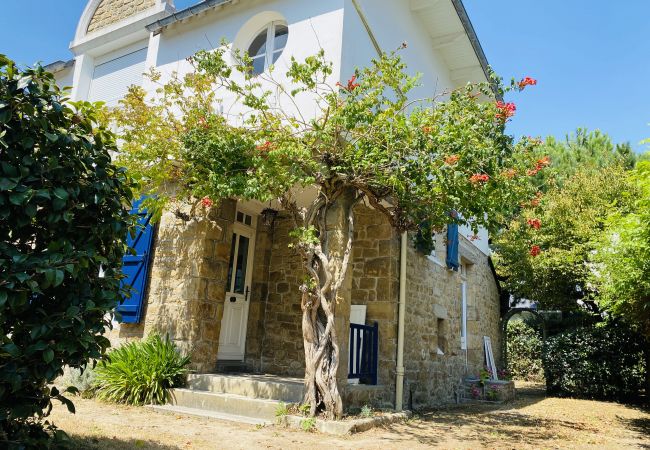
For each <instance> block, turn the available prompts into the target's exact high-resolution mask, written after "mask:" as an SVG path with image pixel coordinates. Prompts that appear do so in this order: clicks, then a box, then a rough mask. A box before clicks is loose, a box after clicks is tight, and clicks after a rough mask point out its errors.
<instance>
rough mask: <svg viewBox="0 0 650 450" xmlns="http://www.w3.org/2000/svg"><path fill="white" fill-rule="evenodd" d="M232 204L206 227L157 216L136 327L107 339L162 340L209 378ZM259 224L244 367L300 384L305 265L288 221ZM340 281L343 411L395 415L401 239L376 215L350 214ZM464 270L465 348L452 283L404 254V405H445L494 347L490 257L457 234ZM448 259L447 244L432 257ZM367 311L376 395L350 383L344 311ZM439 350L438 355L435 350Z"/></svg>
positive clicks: (495, 307)
mask: <svg viewBox="0 0 650 450" xmlns="http://www.w3.org/2000/svg"><path fill="white" fill-rule="evenodd" d="M234 215H235V203H234V202H226V203H224V204H223V205H222V207H221V208H219V209H218V210H215V211H213V212H212V213H211V220H207V219H203V220H193V221H189V222H185V221H183V220H181V219H179V218H178V217H177V216H176V215H175V214H173V213H171V212H167V213H165V214H164V215H163V217H162V220H161V222H160V224H159V227H158V232H157V236H156V241H155V252H154V255H153V261H152V265H151V274H150V278H151V280H150V285H149V293H148V297H147V305H146V309H145V311H144V320H143V323H141V324H137V325H126V324H125V325H121V326H119V327H118V328H116V330H114V331H113V332H112V333H111V337H112V338H113V341H114V342H115V343H117V341H118V340H124V339H131V338H138V337H142V336H144V335H146V334H148V333H150V332H151V331H153V330H156V331H158V332H161V333H164V334H168V335H170V336H171V337H172V339H174V341H175V342H176V343H177V344H178V345H179V347H180V348H181V349H183V351H185V352H188V353H190V354H191V355H192V361H193V364H194V368H195V369H196V370H198V371H201V372H210V371H212V370H213V369H214V365H215V363H216V361H217V352H218V347H219V342H218V339H219V332H220V328H221V319H222V317H223V306H224V300H225V280H226V277H227V267H228V259H229V252H230V245H231V240H232V223H233V221H234ZM260 222H261V221H259V220H258V226H257V234H256V243H255V254H254V261H253V277H252V286H251V294H250V297H249V301H250V305H249V316H248V332H247V340H246V354H245V363H246V366H247V368H248V369H249V370H252V371H257V372H264V373H271V374H278V375H285V376H296V377H302V376H303V375H304V350H303V341H302V329H301V310H300V292H299V289H298V287H299V285H300V283H301V281H302V279H303V277H304V271H303V269H302V265H301V261H300V258H299V256H298V255H297V253H296V252H295V250H293V249H291V248H289V246H288V243H289V242H290V238H289V231H290V230H291V229H292V227H293V225H292V222H291V221H290V220H289V218H288V217H286V216H283V215H282V214H280V216H279V217H278V218H277V219H276V220H275V223H274V225H273V226H271V227H269V226H265V225H263V224H261V223H260ZM355 222H356V223H355V233H354V241H353V247H352V256H351V260H350V267H349V272H348V283H347V285H346V286H345V287H344V288H343V289H342V291H341V297H340V302H339V304H338V305H337V308H338V309H337V325H336V328H337V332H338V337H339V344H340V351H341V361H340V370H339V383H340V387H341V394H342V396H343V398H344V402H345V405H346V407H348V408H355V407H357V408H358V407H360V406H362V405H364V404H370V405H373V406H375V407H392V406H394V396H395V371H396V353H397V312H398V300H399V254H400V239H399V236H398V234H397V233H396V232H395V231H394V230H392V229H391V227H390V225H389V223H388V221H387V220H386V219H385V218H384V217H383V216H382V215H381V214H379V213H377V212H376V211H374V210H372V209H370V208H367V207H365V206H360V207H358V208H357V210H356V220H355ZM460 247H461V255H462V257H463V261H464V262H466V263H467V267H468V270H467V282H468V296H467V297H468V346H469V349H468V351H467V361H468V364H467V367H466V364H465V357H466V356H465V351H463V350H461V349H460V314H461V301H460V295H461V294H460V275H459V274H458V273H457V272H450V271H448V270H447V269H446V268H445V267H444V266H443V265H442V264H441V263H437V262H434V261H432V260H431V259H430V258H428V257H426V256H422V255H421V254H419V253H418V252H416V251H415V250H414V249H413V248H412V246H410V248H409V250H408V262H407V270H408V272H407V273H408V280H407V308H406V317H405V329H406V333H405V343H404V350H405V354H404V362H405V369H406V374H405V384H404V405H405V407H422V406H431V405H436V404H441V403H445V402H451V401H453V400H454V392H455V389H456V386H457V385H458V384H459V382H460V380H461V378H462V377H463V376H465V375H466V374H468V373H475V374H476V373H478V370H479V369H480V368H481V367H482V366H483V364H484V363H483V340H482V338H483V336H490V337H491V338H492V345H493V350H494V354H495V356H497V357H498V355H499V352H498V349H499V348H500V347H499V345H500V341H499V338H500V335H499V299H498V292H497V287H496V283H495V280H494V278H493V276H492V273H491V271H490V268H489V265H488V261H487V257H486V256H485V255H484V254H482V253H481V252H480V251H479V250H478V249H477V248H476V247H474V246H473V245H471V244H470V243H469V241H467V239H465V238H464V237H461V246H460ZM437 256H438V260H443V261H444V247H443V251H442V252H438V255H437ZM351 304H352V305H366V307H367V312H366V324H373V323H374V322H377V323H378V324H379V373H378V386H372V387H371V386H355V385H349V384H348V383H347V369H348V353H349V350H348V340H349V314H350V305H351ZM439 348H440V349H441V350H442V351H443V352H444V355H441V354H439V351H438V349H439Z"/></svg>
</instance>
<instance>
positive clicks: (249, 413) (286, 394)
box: [151, 374, 303, 424]
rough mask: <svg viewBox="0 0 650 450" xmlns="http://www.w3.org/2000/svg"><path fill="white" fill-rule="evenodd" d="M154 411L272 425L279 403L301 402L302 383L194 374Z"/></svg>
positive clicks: (255, 377)
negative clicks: (185, 385) (167, 402)
mask: <svg viewBox="0 0 650 450" xmlns="http://www.w3.org/2000/svg"><path fill="white" fill-rule="evenodd" d="M187 385H188V388H185V389H173V390H172V393H171V401H170V403H169V404H167V405H164V406H151V408H153V409H154V410H156V411H161V412H168V413H176V414H190V415H195V416H201V417H210V418H217V419H224V420H232V421H235V422H244V423H251V424H272V423H274V422H275V420H276V416H275V414H276V411H277V409H278V408H279V407H280V406H281V404H282V403H299V402H300V401H301V400H302V389H303V383H302V380H300V379H298V378H284V377H277V376H273V375H229V374H193V375H190V376H188V383H187Z"/></svg>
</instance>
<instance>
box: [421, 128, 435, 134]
mask: <svg viewBox="0 0 650 450" xmlns="http://www.w3.org/2000/svg"><path fill="white" fill-rule="evenodd" d="M432 130H433V128H431V127H422V132H423V133H426V134H429V133H431V131H432Z"/></svg>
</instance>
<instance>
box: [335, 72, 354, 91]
mask: <svg viewBox="0 0 650 450" xmlns="http://www.w3.org/2000/svg"><path fill="white" fill-rule="evenodd" d="M356 81H357V76H356V75H352V78H350V79H349V80H348V85H347V86H344V85H342V84H341V83H336V85H337V86H338V87H340V88H341V89H345V90H347V91H348V92H352V91H354V90H355V89H356V88H358V87H359V86H360V84H359V83H356Z"/></svg>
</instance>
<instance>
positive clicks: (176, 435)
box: [50, 385, 650, 450]
mask: <svg viewBox="0 0 650 450" xmlns="http://www.w3.org/2000/svg"><path fill="white" fill-rule="evenodd" d="M74 403H75V405H76V407H77V413H76V414H75V415H72V414H70V413H68V412H67V410H66V409H65V407H62V406H57V407H55V409H54V412H53V414H52V416H51V418H50V419H51V420H52V421H53V422H54V423H55V424H56V425H58V426H59V427H60V428H62V429H63V430H64V431H66V432H67V433H68V434H69V435H70V436H71V437H72V438H73V440H74V442H75V444H76V446H78V448H89V449H102V450H104V449H110V450H114V449H131V448H141V449H178V448H181V449H256V448H261V449H267V448H268V449H310V450H312V449H325V448H327V449H332V448H354V449H382V450H386V449H393V448H399V449H417V448H431V447H437V448H453V449H547V448H548V449H556V448H557V449H574V448H579V449H609V448H612V449H618V448H637V449H650V411H648V410H644V409H642V408H639V407H634V406H626V405H621V404H617V403H608V402H597V401H589V400H573V399H557V398H545V396H544V392H543V391H542V390H541V389H540V388H539V387H535V386H530V385H528V386H524V388H523V389H520V390H519V391H518V399H517V400H516V401H514V402H511V403H509V404H507V405H501V406H496V407H495V406H484V405H478V406H477V405H462V406H452V407H448V408H443V409H438V410H435V411H430V412H426V413H421V414H420V415H418V416H416V417H414V418H412V419H410V420H409V421H407V422H405V423H400V424H393V425H390V426H388V427H385V428H379V429H374V430H370V431H367V432H365V433H360V434H356V435H353V436H346V437H334V436H329V435H323V434H318V433H308V432H303V431H293V430H287V429H284V428H279V427H275V426H271V427H264V428H261V427H255V426H252V425H243V424H237V423H232V422H226V421H219V420H207V419H200V418H194V417H188V416H181V415H178V416H176V415H165V414H159V413H155V412H152V411H149V410H147V409H145V408H137V407H126V406H116V405H112V404H106V403H101V402H98V401H95V400H83V399H80V398H76V399H74Z"/></svg>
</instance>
